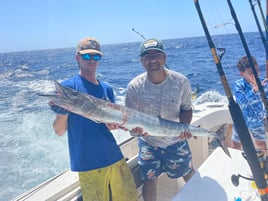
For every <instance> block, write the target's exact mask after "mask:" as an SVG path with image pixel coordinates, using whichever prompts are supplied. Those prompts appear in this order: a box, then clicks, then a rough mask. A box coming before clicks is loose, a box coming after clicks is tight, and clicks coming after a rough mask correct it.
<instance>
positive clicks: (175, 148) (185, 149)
mask: <svg viewBox="0 0 268 201" xmlns="http://www.w3.org/2000/svg"><path fill="white" fill-rule="evenodd" d="M138 145H139V160H138V162H139V166H140V170H141V178H142V180H150V179H155V178H156V177H158V176H159V175H160V174H161V173H163V172H166V173H167V175H168V177H170V178H179V177H182V176H185V175H187V174H189V173H190V172H192V171H193V164H192V153H191V151H190V148H189V144H188V142H187V141H179V142H177V143H175V144H173V145H171V146H168V147H166V148H160V147H152V146H150V145H149V144H148V143H146V142H145V141H143V140H141V139H139V140H138Z"/></svg>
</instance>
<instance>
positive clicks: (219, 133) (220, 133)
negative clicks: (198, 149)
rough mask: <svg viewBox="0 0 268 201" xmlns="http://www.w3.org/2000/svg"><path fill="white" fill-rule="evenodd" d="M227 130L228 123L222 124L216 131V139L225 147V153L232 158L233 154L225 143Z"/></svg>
mask: <svg viewBox="0 0 268 201" xmlns="http://www.w3.org/2000/svg"><path fill="white" fill-rule="evenodd" d="M227 132H228V124H223V125H222V126H220V127H219V129H218V130H216V131H215V133H216V137H215V139H216V141H217V142H218V143H219V146H220V147H221V148H222V149H223V151H224V153H225V154H226V155H227V156H229V157H230V158H231V154H230V152H229V150H228V148H227V147H226V145H225V144H224V141H225V136H226V135H227Z"/></svg>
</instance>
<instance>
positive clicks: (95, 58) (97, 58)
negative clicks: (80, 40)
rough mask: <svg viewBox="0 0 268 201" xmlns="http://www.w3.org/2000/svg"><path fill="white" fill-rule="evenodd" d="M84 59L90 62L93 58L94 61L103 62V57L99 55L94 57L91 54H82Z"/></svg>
mask: <svg viewBox="0 0 268 201" xmlns="http://www.w3.org/2000/svg"><path fill="white" fill-rule="evenodd" d="M80 55H81V57H82V59H84V60H90V59H92V58H93V60H94V61H99V60H101V55H99V54H94V55H91V54H80Z"/></svg>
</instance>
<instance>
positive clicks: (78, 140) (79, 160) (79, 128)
mask: <svg viewBox="0 0 268 201" xmlns="http://www.w3.org/2000/svg"><path fill="white" fill-rule="evenodd" d="M61 84H62V85H63V86H66V87H70V88H73V89H75V90H77V91H80V92H83V93H88V94H90V95H93V96H95V97H97V98H101V99H105V100H107V101H111V102H114V101H115V99H114V93H113V90H112V87H111V86H110V85H109V84H107V83H105V82H102V81H99V85H95V84H93V83H91V82H89V81H87V80H86V79H84V78H83V77H81V76H80V75H77V76H74V77H72V78H70V79H68V80H65V81H63V82H61ZM68 144H69V154H70V163H71V170H72V171H89V170H93V169H98V168H102V167H106V166H109V165H111V164H113V163H115V162H117V161H119V160H121V159H122V158H123V155H122V152H121V150H120V148H119V147H118V145H117V143H116V140H115V138H114V136H113V134H112V133H111V132H110V131H109V129H107V127H106V126H105V124H103V123H96V122H94V121H92V120H90V119H87V118H85V117H82V116H80V115H77V114H74V113H70V114H69V116H68Z"/></svg>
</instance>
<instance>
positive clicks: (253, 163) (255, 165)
mask: <svg viewBox="0 0 268 201" xmlns="http://www.w3.org/2000/svg"><path fill="white" fill-rule="evenodd" d="M194 3H195V7H196V10H197V13H198V16H199V19H200V21H201V24H202V27H203V29H204V32H205V35H206V38H207V41H208V45H209V47H210V51H211V53H212V56H213V59H214V62H215V64H216V67H217V70H218V73H219V75H220V78H221V81H222V85H223V87H224V90H225V93H226V95H227V98H228V102H229V105H228V107H229V110H230V114H231V117H232V120H233V122H234V125H235V127H236V131H237V133H238V136H239V138H240V141H241V144H242V146H243V149H244V152H245V154H246V156H247V162H248V164H249V167H250V169H251V172H252V175H253V178H254V180H255V183H256V186H257V188H258V192H259V194H260V195H261V198H262V201H267V200H268V196H267V193H268V187H267V183H266V180H265V177H264V174H263V171H262V169H261V166H260V163H259V160H258V158H257V152H256V150H255V148H254V145H253V142H252V139H251V136H250V134H249V131H248V128H247V125H246V123H245V120H244V117H243V114H242V112H241V109H240V107H239V105H238V104H237V103H236V102H235V101H234V98H233V95H232V92H231V90H230V87H229V85H228V82H227V79H226V77H225V74H224V71H223V68H222V65H221V61H220V60H219V58H218V56H217V54H216V50H215V45H214V43H213V41H212V38H211V36H210V33H209V31H208V28H207V25H206V22H205V19H204V17H203V14H202V11H201V8H200V5H199V2H198V0H194Z"/></svg>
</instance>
